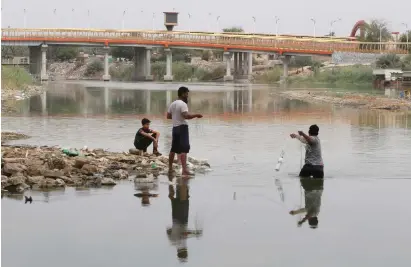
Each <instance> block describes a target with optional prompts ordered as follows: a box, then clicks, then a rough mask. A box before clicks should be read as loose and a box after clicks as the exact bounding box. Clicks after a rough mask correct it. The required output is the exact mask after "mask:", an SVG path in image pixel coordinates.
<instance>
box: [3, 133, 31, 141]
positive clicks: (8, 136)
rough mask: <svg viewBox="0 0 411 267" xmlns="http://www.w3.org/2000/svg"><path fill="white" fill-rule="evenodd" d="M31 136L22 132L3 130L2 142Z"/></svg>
mask: <svg viewBox="0 0 411 267" xmlns="http://www.w3.org/2000/svg"><path fill="white" fill-rule="evenodd" d="M28 138H30V136H28V135H25V134H22V133H14V132H1V142H2V143H3V141H10V140H21V139H28Z"/></svg>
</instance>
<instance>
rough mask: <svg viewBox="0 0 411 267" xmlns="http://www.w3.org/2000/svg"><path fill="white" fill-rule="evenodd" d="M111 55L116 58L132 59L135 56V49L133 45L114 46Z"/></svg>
mask: <svg viewBox="0 0 411 267" xmlns="http://www.w3.org/2000/svg"><path fill="white" fill-rule="evenodd" d="M111 55H112V56H113V57H115V58H125V59H128V60H132V59H133V58H134V49H133V47H125V46H119V47H113V48H111Z"/></svg>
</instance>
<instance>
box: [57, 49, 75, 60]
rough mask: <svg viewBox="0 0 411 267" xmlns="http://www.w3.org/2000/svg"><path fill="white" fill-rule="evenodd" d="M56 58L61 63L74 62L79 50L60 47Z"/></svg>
mask: <svg viewBox="0 0 411 267" xmlns="http://www.w3.org/2000/svg"><path fill="white" fill-rule="evenodd" d="M55 57H56V59H57V60H59V61H67V60H73V59H75V58H76V57H77V48H75V47H59V48H57V50H56V54H55Z"/></svg>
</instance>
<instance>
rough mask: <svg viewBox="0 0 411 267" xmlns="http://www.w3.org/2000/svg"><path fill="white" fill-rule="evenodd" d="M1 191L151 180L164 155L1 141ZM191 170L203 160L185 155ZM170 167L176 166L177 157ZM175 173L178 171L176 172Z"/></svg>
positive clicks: (204, 166) (163, 166)
mask: <svg viewBox="0 0 411 267" xmlns="http://www.w3.org/2000/svg"><path fill="white" fill-rule="evenodd" d="M1 149H2V158H1V174H2V175H1V190H2V193H20V194H21V193H23V192H24V191H25V190H27V189H40V190H41V189H51V188H58V187H65V186H74V187H101V186H114V185H116V183H117V181H118V180H134V182H136V183H152V182H154V181H155V179H156V178H157V177H158V176H159V175H160V174H167V173H168V157H167V156H155V155H152V154H147V153H145V154H144V155H135V154H131V153H130V152H132V153H135V149H130V152H123V153H116V152H108V151H105V150H103V149H88V148H87V147H85V148H83V149H81V150H76V149H61V148H59V147H47V146H42V147H35V146H11V145H10V146H9V145H2V147H1ZM188 161H189V164H188V165H189V167H190V170H191V172H194V173H205V172H207V171H210V170H211V169H210V165H209V164H208V163H207V161H205V160H197V159H194V158H192V157H189V158H188ZM173 169H174V170H177V171H178V169H179V165H178V164H177V161H175V162H174V164H173ZM176 175H178V173H177V172H176Z"/></svg>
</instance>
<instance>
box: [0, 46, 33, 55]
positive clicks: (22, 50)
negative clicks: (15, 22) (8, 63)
mask: <svg viewBox="0 0 411 267" xmlns="http://www.w3.org/2000/svg"><path fill="white" fill-rule="evenodd" d="M29 54H30V52H29V48H28V47H26V46H6V45H4V46H3V45H2V46H1V57H2V58H13V57H28V56H29Z"/></svg>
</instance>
